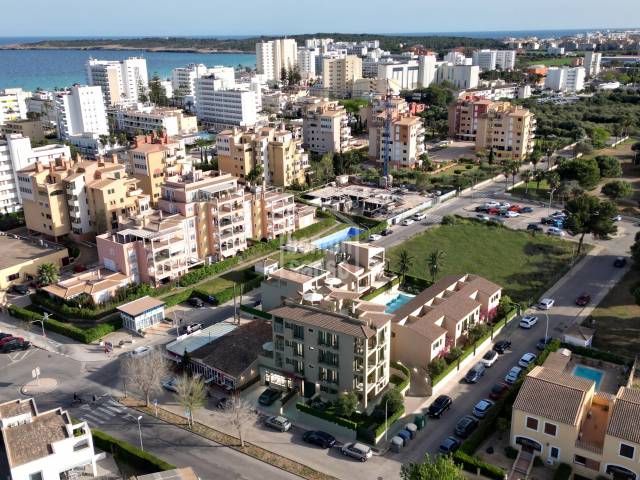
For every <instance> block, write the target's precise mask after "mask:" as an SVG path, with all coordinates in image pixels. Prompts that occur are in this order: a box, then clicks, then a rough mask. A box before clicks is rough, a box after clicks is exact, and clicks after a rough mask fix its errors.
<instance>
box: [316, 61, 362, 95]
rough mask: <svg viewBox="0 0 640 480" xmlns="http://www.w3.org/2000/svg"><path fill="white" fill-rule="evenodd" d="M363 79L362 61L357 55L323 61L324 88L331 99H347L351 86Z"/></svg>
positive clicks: (325, 93)
mask: <svg viewBox="0 0 640 480" xmlns="http://www.w3.org/2000/svg"><path fill="white" fill-rule="evenodd" d="M359 78H362V59H361V58H360V57H356V56H355V55H347V56H345V57H343V58H324V59H323V61H322V88H323V90H324V95H325V96H328V97H330V98H346V97H347V96H348V94H349V92H350V91H351V84H352V83H353V82H354V81H355V80H357V79H359Z"/></svg>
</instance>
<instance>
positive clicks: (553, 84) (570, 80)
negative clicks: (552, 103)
mask: <svg viewBox="0 0 640 480" xmlns="http://www.w3.org/2000/svg"><path fill="white" fill-rule="evenodd" d="M585 76H586V71H585V68H584V67H567V66H564V67H550V68H549V70H548V71H547V78H546V79H545V81H544V87H545V88H548V89H551V90H555V91H558V92H580V91H582V90H584V79H585Z"/></svg>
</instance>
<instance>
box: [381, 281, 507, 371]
mask: <svg viewBox="0 0 640 480" xmlns="http://www.w3.org/2000/svg"><path fill="white" fill-rule="evenodd" d="M501 295H502V287H500V286H499V285H496V284H495V283H493V282H490V281H489V280H486V279H484V278H482V277H480V276H478V275H471V274H465V275H450V276H448V277H445V278H443V279H442V280H439V281H437V282H436V283H434V284H433V285H432V286H431V287H429V288H427V289H425V290H423V291H422V292H421V293H419V294H418V295H416V296H415V297H413V299H411V300H410V301H409V302H407V303H406V304H404V305H403V306H402V307H400V308H399V309H398V310H396V311H395V312H394V314H393V320H392V327H391V329H392V331H393V336H392V337H393V338H392V345H391V354H392V357H393V359H394V360H397V361H400V362H402V363H403V364H404V365H407V366H409V367H417V368H427V366H428V365H429V363H430V362H431V361H433V360H434V359H435V358H437V357H439V356H443V355H446V354H447V353H448V352H449V350H450V349H451V348H454V347H456V346H458V345H460V344H462V343H463V342H464V340H465V338H466V336H467V334H468V332H469V330H470V329H471V328H472V327H473V326H474V325H478V324H481V323H484V322H486V321H488V320H489V319H491V318H493V316H495V313H496V309H497V307H498V303H499V302H500V297H501Z"/></svg>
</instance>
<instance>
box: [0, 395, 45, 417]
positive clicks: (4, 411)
mask: <svg viewBox="0 0 640 480" xmlns="http://www.w3.org/2000/svg"><path fill="white" fill-rule="evenodd" d="M25 413H30V414H31V415H36V414H37V413H38V411H37V409H36V406H35V402H34V401H33V399H32V398H27V399H18V400H10V401H8V402H5V403H2V404H0V420H2V419H4V418H11V417H16V416H18V415H23V414H25Z"/></svg>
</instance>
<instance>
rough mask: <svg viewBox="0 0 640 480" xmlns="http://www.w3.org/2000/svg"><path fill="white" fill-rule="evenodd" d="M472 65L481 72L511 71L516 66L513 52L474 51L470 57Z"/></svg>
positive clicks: (514, 52)
mask: <svg viewBox="0 0 640 480" xmlns="http://www.w3.org/2000/svg"><path fill="white" fill-rule="evenodd" d="M472 62H473V65H477V66H479V67H480V70H482V71H483V72H488V71H491V70H495V69H497V68H499V69H501V70H513V68H514V67H515V65H516V51H515V50H488V49H484V50H476V51H475V52H473V57H472Z"/></svg>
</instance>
